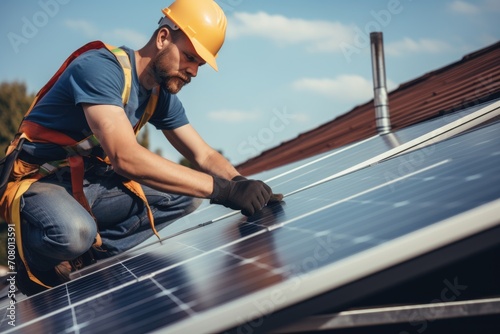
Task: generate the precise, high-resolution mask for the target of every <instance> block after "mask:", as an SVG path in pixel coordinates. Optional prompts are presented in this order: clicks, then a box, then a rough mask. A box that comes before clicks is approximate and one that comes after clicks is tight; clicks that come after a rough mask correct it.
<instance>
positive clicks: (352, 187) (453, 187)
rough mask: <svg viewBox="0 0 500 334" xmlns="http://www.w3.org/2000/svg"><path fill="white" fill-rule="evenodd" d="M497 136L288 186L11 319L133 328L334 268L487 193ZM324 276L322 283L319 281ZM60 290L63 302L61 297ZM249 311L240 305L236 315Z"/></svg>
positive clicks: (495, 177) (78, 328)
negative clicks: (271, 200) (246, 213)
mask: <svg viewBox="0 0 500 334" xmlns="http://www.w3.org/2000/svg"><path fill="white" fill-rule="evenodd" d="M499 133H500V123H493V124H491V125H489V126H487V127H484V128H480V129H477V130H475V131H473V132H470V133H467V134H464V135H462V136H459V137H455V138H452V139H450V140H447V141H444V142H441V143H438V144H435V145H432V146H430V147H427V148H423V149H420V150H416V151H414V152H410V153H407V154H403V155H401V156H398V157H396V158H393V159H390V160H387V161H384V162H381V163H379V164H377V165H373V166H371V167H367V168H364V169H362V170H359V171H357V172H354V173H351V174H348V175H345V176H343V177H340V178H338V179H334V180H331V181H329V182H326V183H324V184H321V185H318V186H315V187H313V188H309V189H306V190H303V191H301V192H298V193H295V194H293V195H291V196H288V197H286V198H285V201H284V202H283V203H281V204H277V205H272V206H269V207H266V208H265V209H264V210H263V211H262V212H260V213H259V214H256V215H254V216H253V217H250V218H246V217H243V216H241V215H239V214H238V215H235V216H231V217H228V218H225V219H222V220H220V221H218V222H215V223H213V224H210V225H207V226H205V227H202V228H199V229H196V230H193V231H190V232H188V233H185V234H182V235H179V236H176V237H173V238H172V239H168V240H167V241H166V242H164V245H160V246H158V247H157V248H155V249H154V251H149V252H148V253H145V254H141V255H138V256H136V257H133V258H129V259H124V260H123V261H122V262H121V263H118V264H115V265H113V266H112V267H109V268H107V269H106V270H102V271H98V272H96V273H93V274H90V275H88V276H85V277H83V278H80V279H78V280H75V281H72V282H70V283H69V284H67V285H65V286H63V287H59V288H56V289H53V290H50V291H47V292H46V293H42V294H40V295H38V296H35V297H33V298H29V299H27V300H25V301H22V302H20V303H18V307H19V312H20V316H21V317H23V321H25V323H27V322H28V321H30V320H31V325H30V327H31V326H42V324H43V326H46V327H47V328H57V331H58V332H60V331H63V330H60V328H61V327H60V326H62V325H61V323H64V324H66V325H67V326H66V325H64V326H63V328H65V329H67V330H69V331H75V332H80V333H86V332H88V333H94V332H112V331H115V330H117V329H119V331H120V332H122V333H134V332H137V331H139V332H145V331H151V330H155V329H158V328H163V327H165V326H169V325H172V324H175V323H177V322H179V321H184V320H185V321H186V322H187V323H189V321H191V320H192V319H194V318H195V317H196V315H197V314H201V313H203V312H206V311H208V310H214V309H215V308H216V307H218V306H221V305H226V304H227V303H229V302H235V301H238V300H240V299H241V298H243V297H245V296H251V294H252V293H255V292H257V291H260V290H262V289H266V288H269V287H281V286H284V285H283V284H285V283H287V282H290V281H293V280H294V278H297V277H299V275H304V274H307V273H312V272H313V271H316V270H318V269H320V268H327V267H328V268H331V269H332V271H333V272H335V268H336V267H335V265H336V263H337V262H338V261H339V260H343V261H348V260H349V258H350V257H351V256H353V255H356V254H359V253H360V252H363V251H366V252H367V253H366V254H370V253H369V251H370V249H374V248H377V247H379V246H380V245H386V244H388V243H390V242H391V241H393V240H395V239H397V238H399V237H401V236H405V235H408V234H411V233H412V232H414V231H417V230H419V229H422V228H424V227H426V226H430V225H433V224H436V223H439V222H440V221H442V220H443V219H447V218H450V217H453V216H455V215H457V214H460V213H462V212H466V211H468V210H470V209H473V208H476V207H478V206H480V205H482V204H485V203H488V202H491V201H493V200H496V199H499V198H500V136H498V134H499ZM324 163H326V164H328V162H326V160H324ZM308 175H313V174H311V173H309V174H308ZM314 177H316V175H314ZM303 178H304V179H305V180H306V181H309V182H311V180H307V178H306V177H305V175H304V177H303ZM297 180H298V179H297ZM301 182H302V181H301ZM465 237H467V236H464V238H465ZM378 260H379V261H380V260H381V259H378ZM382 260H384V259H382ZM300 277H302V276H300ZM335 279H336V278H335V275H332V277H328V278H325V282H324V284H325V286H327V287H328V286H330V285H329V284H333V282H335ZM394 279H395V282H396V281H397V277H395V278H394ZM66 287H67V288H68V291H69V295H67V298H68V299H69V302H70V303H71V304H70V306H68V304H67V301H66V304H65V303H64V302H63V300H64V297H63V296H64V291H65V290H63V288H64V289H66ZM299 288H300V287H297V289H298V290H299ZM298 290H297V291H298ZM92 292H94V293H95V295H92ZM289 292H290V293H294V291H289ZM310 297H313V296H310ZM35 298H38V299H39V300H40V301H41V302H40V305H44V304H45V305H49V304H50V303H51V301H52V300H53V301H54V303H56V304H57V303H60V304H59V305H57V306H55V307H54V310H58V309H60V312H57V313H55V312H54V314H53V315H51V316H49V317H46V318H43V319H42V318H41V319H37V315H36V314H37V313H38V312H40V311H41V309H42V308H40V309H38V310H37V311H33V306H31V307H30V303H31V302H28V301H31V300H34V299H35ZM327 306H328V305H325V307H327ZM37 307H38V304H37ZM70 311H72V312H73V313H71V312H70ZM252 311H254V310H253V309H252V310H243V309H242V314H241V316H242V319H243V320H248V319H247V318H246V317H247V314H248V313H251V312H252ZM43 312H44V313H45V310H44V311H43ZM45 314H46V313H45ZM72 314H73V317H71V315H72ZM38 316H40V315H38ZM71 319H73V320H74V321H76V323H75V322H72V321H73V320H71ZM217 321H224V314H221V315H220V316H219V317H218V318H217ZM2 326H4V324H2ZM222 327H223V326H222ZM1 328H2V329H3V328H5V327H1ZM27 328H28V327H24V328H23V327H22V326H20V327H18V329H19V330H25V329H27ZM6 329H7V330H9V329H10V328H6Z"/></svg>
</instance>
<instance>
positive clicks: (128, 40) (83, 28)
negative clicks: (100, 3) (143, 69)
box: [64, 20, 149, 48]
mask: <svg viewBox="0 0 500 334" xmlns="http://www.w3.org/2000/svg"><path fill="white" fill-rule="evenodd" d="M64 25H65V26H66V27H68V28H69V29H72V30H74V31H77V32H79V33H81V34H82V35H84V36H85V37H86V38H89V39H100V40H103V41H104V42H106V43H110V44H117V45H127V46H129V47H132V48H139V47H142V46H143V45H144V44H146V42H147V41H148V39H149V38H148V37H147V36H145V35H144V34H141V33H139V32H136V31H134V30H131V29H127V28H122V29H114V30H112V31H109V32H102V29H99V27H98V26H97V25H95V24H94V23H92V22H89V21H86V20H65V21H64Z"/></svg>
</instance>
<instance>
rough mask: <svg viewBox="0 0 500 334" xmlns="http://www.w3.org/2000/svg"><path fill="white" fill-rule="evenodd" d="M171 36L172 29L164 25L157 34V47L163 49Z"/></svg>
mask: <svg viewBox="0 0 500 334" xmlns="http://www.w3.org/2000/svg"><path fill="white" fill-rule="evenodd" d="M170 37H171V36H170V30H168V28H167V27H162V28H160V29H159V30H158V34H157V35H156V47H157V48H158V50H161V49H163V47H164V46H165V45H167V44H168V43H169V42H170Z"/></svg>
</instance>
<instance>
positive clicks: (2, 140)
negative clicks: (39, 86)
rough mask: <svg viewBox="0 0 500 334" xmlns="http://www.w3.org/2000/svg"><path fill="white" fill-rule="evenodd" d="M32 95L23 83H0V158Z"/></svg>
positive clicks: (32, 97)
mask: <svg viewBox="0 0 500 334" xmlns="http://www.w3.org/2000/svg"><path fill="white" fill-rule="evenodd" d="M34 97H35V96H34V95H33V94H28V93H27V92H26V84H24V83H20V82H10V83H9V82H2V83H0V158H3V157H4V156H5V149H6V148H7V146H8V145H9V143H10V141H11V140H12V138H13V137H14V134H15V133H16V132H17V128H18V127H19V124H20V123H21V120H22V119H23V116H24V114H25V113H26V111H28V108H29V107H30V105H31V102H32V101H33V99H34Z"/></svg>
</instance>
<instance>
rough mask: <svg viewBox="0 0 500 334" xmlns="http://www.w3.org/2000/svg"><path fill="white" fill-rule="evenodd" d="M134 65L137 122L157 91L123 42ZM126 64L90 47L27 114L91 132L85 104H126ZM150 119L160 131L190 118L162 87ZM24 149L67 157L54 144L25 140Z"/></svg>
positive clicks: (129, 110)
mask: <svg viewBox="0 0 500 334" xmlns="http://www.w3.org/2000/svg"><path fill="white" fill-rule="evenodd" d="M122 48H123V49H124V50H125V51H126V52H127V54H128V55H129V58H130V63H131V65H132V89H131V92H130V98H129V102H128V103H127V105H126V106H125V107H124V110H125V113H126V115H127V117H128V119H129V120H130V123H131V125H132V126H134V125H135V124H136V123H137V122H138V121H139V120H140V118H141V116H142V114H143V113H144V110H145V108H146V105H147V103H148V100H149V97H150V95H151V91H148V90H146V89H144V88H143V87H142V86H141V85H140V83H139V78H138V77H137V73H136V69H135V55H134V51H133V50H131V49H129V48H126V47H122ZM124 85H125V84H124V74H123V69H122V67H121V65H120V64H119V62H118V61H117V59H116V57H115V56H114V55H113V54H112V53H111V52H110V51H108V50H107V49H105V48H103V49H98V50H91V51H87V52H85V53H84V54H82V55H80V56H79V57H78V58H76V59H75V60H74V61H73V62H72V63H71V64H70V65H69V66H68V68H67V69H66V70H65V71H64V72H63V73H62V74H61V76H60V77H59V79H58V80H57V82H56V83H55V84H54V86H53V87H52V88H51V89H50V91H48V92H47V94H46V95H45V96H44V97H43V98H42V99H41V100H40V101H39V102H38V103H37V105H36V106H35V107H34V108H33V110H32V111H31V113H30V114H29V115H28V117H27V119H28V120H30V121H33V122H35V123H38V124H41V125H43V126H45V127H47V128H50V129H54V130H57V131H60V132H63V133H65V134H67V135H68V136H70V137H72V138H73V139H75V140H77V141H80V140H82V139H84V138H86V137H88V136H89V135H90V134H91V130H90V127H89V125H88V123H87V120H86V118H85V115H84V112H83V108H82V106H81V104H82V103H90V104H109V105H116V106H120V107H123V103H122V92H123V88H124ZM149 123H151V124H153V125H154V126H155V127H156V128H157V129H159V130H173V129H176V128H178V127H181V126H183V125H186V124H188V123H189V121H188V119H187V116H186V114H185V110H184V108H183V106H182V103H181V102H180V101H179V99H178V98H177V96H176V95H174V94H170V93H169V92H167V91H166V90H165V89H163V88H162V89H161V90H160V94H159V98H158V104H157V106H156V109H155V112H154V114H153V116H152V117H151V119H150V120H149ZM24 150H25V151H26V152H28V153H30V154H32V155H34V156H36V157H38V158H42V159H50V160H52V159H54V160H55V159H63V158H65V157H66V155H67V154H66V152H65V151H64V150H62V149H61V148H60V147H57V146H55V145H52V144H40V143H38V144H33V143H28V144H25V145H24Z"/></svg>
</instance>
